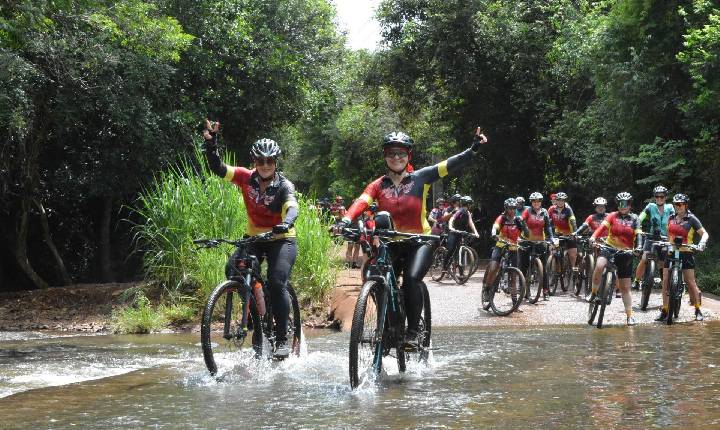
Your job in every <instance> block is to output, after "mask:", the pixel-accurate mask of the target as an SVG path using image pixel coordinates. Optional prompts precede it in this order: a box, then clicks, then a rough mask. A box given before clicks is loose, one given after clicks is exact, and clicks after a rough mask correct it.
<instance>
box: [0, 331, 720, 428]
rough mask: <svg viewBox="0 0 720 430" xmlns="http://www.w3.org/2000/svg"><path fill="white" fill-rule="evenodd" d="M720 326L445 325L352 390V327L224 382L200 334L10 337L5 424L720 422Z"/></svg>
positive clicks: (244, 357) (1, 366)
mask: <svg viewBox="0 0 720 430" xmlns="http://www.w3.org/2000/svg"><path fill="white" fill-rule="evenodd" d="M718 328H720V325H717V324H714V323H712V324H711V323H706V324H680V325H677V326H672V327H667V326H646V327H634V328H629V329H628V328H625V327H617V328H608V329H603V330H597V329H591V328H587V327H580V326H576V327H558V328H553V327H548V328H544V329H537V328H532V329H531V328H502V329H500V328H487V329H477V328H473V329H469V328H453V329H438V330H437V331H435V332H434V334H433V335H434V339H435V345H436V346H437V347H438V348H439V349H438V350H437V351H435V352H434V356H433V357H432V359H431V363H430V365H428V366H426V367H425V366H415V367H412V368H410V369H409V372H407V373H406V374H404V375H398V374H397V372H396V370H395V368H394V366H393V365H392V364H390V365H389V366H388V370H387V372H388V374H387V375H383V379H382V381H381V382H379V383H376V384H367V385H365V386H363V387H362V388H361V389H359V390H356V391H354V392H352V391H350V390H349V387H348V376H347V344H348V335H347V334H345V333H329V334H328V333H327V332H308V333H306V335H307V346H308V351H309V353H307V354H305V355H304V356H302V357H299V358H294V359H290V360H287V361H285V362H281V363H272V362H258V361H257V360H254V359H253V358H252V354H251V353H250V352H249V351H247V353H242V354H240V356H239V357H238V365H237V367H236V368H235V369H234V370H233V371H232V372H231V373H230V374H228V375H226V377H225V378H224V379H223V380H222V381H221V382H218V381H216V380H215V379H213V378H210V377H209V376H208V375H207V372H206V370H205V369H204V365H203V362H202V358H201V352H200V347H199V345H198V339H197V336H196V335H150V336H84V337H53V336H52V335H47V334H33V333H13V334H7V333H2V334H0V395H2V396H4V397H2V398H0V417H2V423H0V427H2V428H78V427H80V428H113V429H115V428H167V429H176V428H190V429H195V428H251V427H252V428H344V427H349V428H358V427H362V428H405V427H416V428H479V427H483V428H524V427H530V428H573V429H577V428H588V429H607V428H611V429H612V428H617V429H621V428H622V429H626V428H637V429H646V428H653V427H663V428H679V427H683V428H699V427H703V428H719V427H720V330H718Z"/></svg>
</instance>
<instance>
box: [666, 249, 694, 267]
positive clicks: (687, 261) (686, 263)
mask: <svg viewBox="0 0 720 430" xmlns="http://www.w3.org/2000/svg"><path fill="white" fill-rule="evenodd" d="M680 263H681V264H682V269H683V270H690V269H695V254H693V253H692V252H681V253H680ZM665 268H666V269H669V268H670V260H669V259H665Z"/></svg>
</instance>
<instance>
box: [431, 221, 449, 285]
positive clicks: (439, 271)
mask: <svg viewBox="0 0 720 430" xmlns="http://www.w3.org/2000/svg"><path fill="white" fill-rule="evenodd" d="M446 253H447V234H446V233H443V234H442V235H441V236H440V241H439V244H438V247H437V248H435V251H434V252H433V257H432V265H431V266H430V270H429V271H428V273H429V274H430V279H432V280H433V281H435V282H440V281H442V280H443V278H445V275H446V272H445V271H443V263H444V262H445V254H446Z"/></svg>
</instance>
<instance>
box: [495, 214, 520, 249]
mask: <svg viewBox="0 0 720 430" xmlns="http://www.w3.org/2000/svg"><path fill="white" fill-rule="evenodd" d="M521 232H522V233H524V234H525V235H527V234H529V231H528V227H527V225H526V224H525V221H523V219H522V218H521V217H519V216H515V217H512V218H509V217H508V216H507V215H506V214H502V215H500V216H498V217H497V218H496V219H495V223H494V224H493V226H492V232H491V235H492V236H495V235H497V236H499V237H500V239H504V240H506V241H508V242H510V243H514V244H516V245H517V243H518V238H519V237H520V233H521ZM495 246H497V247H502V246H505V244H503V243H502V242H500V241H498V242H497V243H496V244H495ZM516 249H517V246H511V247H510V250H512V251H514V250H516Z"/></svg>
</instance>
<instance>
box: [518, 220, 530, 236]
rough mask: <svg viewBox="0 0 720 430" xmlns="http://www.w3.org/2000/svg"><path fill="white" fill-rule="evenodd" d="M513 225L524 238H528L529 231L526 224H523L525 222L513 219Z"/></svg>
mask: <svg viewBox="0 0 720 430" xmlns="http://www.w3.org/2000/svg"><path fill="white" fill-rule="evenodd" d="M515 225H517V226H518V227H519V228H520V230H521V231H522V233H523V235H524V236H525V237H528V236H530V230H529V229H528V227H527V224H526V223H525V220H524V219H522V217H519V216H518V217H515Z"/></svg>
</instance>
